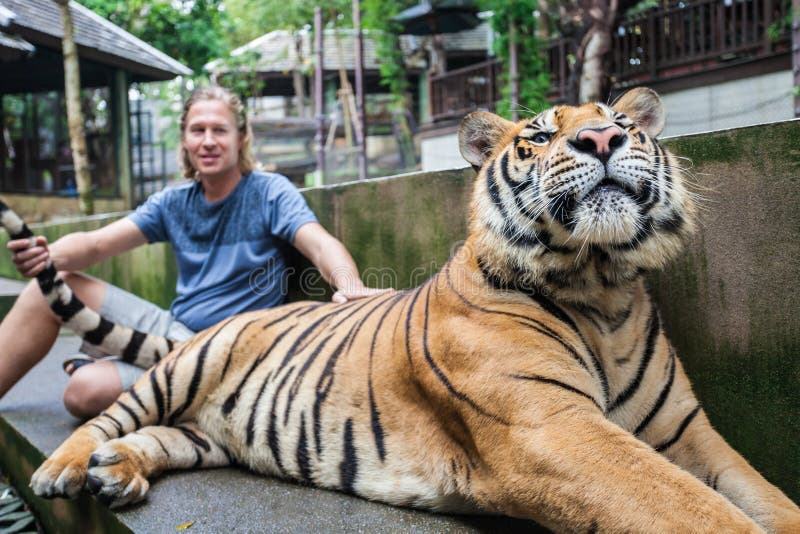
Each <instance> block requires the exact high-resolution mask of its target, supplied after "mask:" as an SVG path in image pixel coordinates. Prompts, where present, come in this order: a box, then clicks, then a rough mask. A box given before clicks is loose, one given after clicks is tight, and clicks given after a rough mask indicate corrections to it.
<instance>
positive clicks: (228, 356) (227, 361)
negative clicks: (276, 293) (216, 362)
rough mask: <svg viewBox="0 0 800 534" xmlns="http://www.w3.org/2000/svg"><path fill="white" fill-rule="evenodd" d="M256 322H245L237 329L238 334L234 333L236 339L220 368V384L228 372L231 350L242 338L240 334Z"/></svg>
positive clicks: (254, 320)
mask: <svg viewBox="0 0 800 534" xmlns="http://www.w3.org/2000/svg"><path fill="white" fill-rule="evenodd" d="M257 320H258V319H253V320H252V321H247V323H246V324H244V325H243V326H240V327H239V332H237V333H236V337H235V338H234V339H233V343H231V348H230V349H229V350H228V355H227V356H226V357H225V365H223V366H222V373H221V374H220V375H219V381H220V382H222V379H223V378H225V374H226V373H227V372H228V366H229V365H230V363H231V356H232V355H233V349H235V348H236V344H237V343H238V342H239V338H240V337H242V334H243V333H244V331H245V330H246V329H247V327H248V326H250V325H251V324H253V323H254V322H256V321H257Z"/></svg>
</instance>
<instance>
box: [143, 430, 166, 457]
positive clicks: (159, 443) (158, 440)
mask: <svg viewBox="0 0 800 534" xmlns="http://www.w3.org/2000/svg"><path fill="white" fill-rule="evenodd" d="M144 435H146V436H148V437H151V438H153V439H154V440H155V441H156V443H158V446H159V447H161V450H162V451H164V454H166V455H167V458H170V454H169V451H168V450H167V448H166V447H165V446H164V443H163V442H162V441H161V440H160V439H158V436H157V435H156V434H154V433H150V432H148V433H147V434H144Z"/></svg>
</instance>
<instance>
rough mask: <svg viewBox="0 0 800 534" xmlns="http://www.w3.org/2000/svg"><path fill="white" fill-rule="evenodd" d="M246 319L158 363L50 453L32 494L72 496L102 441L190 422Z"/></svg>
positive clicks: (200, 337) (217, 329) (229, 323)
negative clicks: (149, 429)
mask: <svg viewBox="0 0 800 534" xmlns="http://www.w3.org/2000/svg"><path fill="white" fill-rule="evenodd" d="M252 322H253V318H252V316H248V314H245V315H241V316H237V317H235V318H233V319H231V320H229V321H227V322H225V323H222V324H220V325H219V326H216V327H214V328H212V329H209V330H206V331H205V332H203V333H201V334H198V335H197V336H195V337H194V338H192V339H191V340H190V341H188V342H187V343H185V344H184V345H182V346H181V348H180V349H179V350H178V351H174V352H172V353H171V354H170V355H169V356H167V357H166V358H164V359H163V360H161V361H160V362H158V363H157V364H156V365H155V366H153V367H152V368H151V369H150V371H148V372H147V373H145V374H144V375H142V376H141V377H140V378H139V380H137V381H136V383H135V384H134V385H133V386H131V388H130V389H129V390H128V391H126V392H123V393H122V394H121V395H120V397H119V398H118V399H117V400H116V401H115V402H114V404H112V405H111V406H110V407H109V408H108V409H107V410H106V411H105V412H103V413H102V414H100V415H99V416H97V417H95V418H94V419H91V420H90V421H88V422H86V423H85V424H84V425H83V426H81V427H80V428H78V429H77V430H76V431H75V432H74V433H73V434H72V435H71V436H70V437H69V438H68V439H67V440H66V441H65V442H64V443H63V444H61V446H60V447H58V449H56V450H55V452H53V454H52V455H50V458H48V459H47V460H46V461H45V462H44V463H43V464H42V465H41V466H40V467H39V469H37V470H36V472H35V473H34V474H33V477H32V478H31V488H33V490H34V493H36V494H37V495H39V496H40V497H58V496H66V497H74V496H76V495H77V494H78V492H79V491H80V490H81V489H82V488H83V487H84V485H85V484H86V481H87V477H86V475H87V470H88V468H89V458H90V457H91V456H92V453H93V452H94V451H95V450H97V449H98V448H100V447H101V446H102V445H103V444H104V443H107V442H110V441H112V440H115V439H116V438H121V437H122V436H125V435H126V434H130V433H132V432H135V431H137V430H139V429H141V428H143V427H149V426H157V425H162V424H165V425H170V426H173V425H177V424H180V423H184V422H190V421H192V420H193V419H194V416H195V414H196V412H197V410H198V409H199V407H200V406H201V405H202V404H203V402H204V401H205V399H206V398H207V397H208V395H209V394H210V393H211V392H212V391H213V390H214V389H215V388H216V387H217V386H218V385H219V384H220V381H221V378H222V377H223V375H224V372H223V371H224V369H225V366H226V364H228V363H229V360H228V357H230V355H231V353H232V351H233V349H232V346H233V344H235V341H236V340H237V339H239V338H238V337H237V334H238V333H239V332H240V331H241V330H242V328H241V327H242V325H243V324H244V323H248V324H249V323H252ZM257 328H258V327H257ZM214 458H216V456H214ZM174 467H183V466H182V465H177V464H176V465H175V466H174Z"/></svg>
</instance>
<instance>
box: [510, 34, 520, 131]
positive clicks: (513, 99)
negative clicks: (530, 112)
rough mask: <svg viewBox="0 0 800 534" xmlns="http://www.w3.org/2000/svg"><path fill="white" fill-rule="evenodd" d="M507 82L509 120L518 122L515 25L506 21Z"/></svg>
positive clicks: (517, 66)
mask: <svg viewBox="0 0 800 534" xmlns="http://www.w3.org/2000/svg"><path fill="white" fill-rule="evenodd" d="M508 81H509V83H510V84H511V88H510V89H511V95H510V98H509V103H508V104H509V106H508V107H509V108H510V109H511V120H512V121H514V122H517V121H518V120H519V58H518V57H517V23H516V22H514V19H513V18H512V19H510V20H509V21H508Z"/></svg>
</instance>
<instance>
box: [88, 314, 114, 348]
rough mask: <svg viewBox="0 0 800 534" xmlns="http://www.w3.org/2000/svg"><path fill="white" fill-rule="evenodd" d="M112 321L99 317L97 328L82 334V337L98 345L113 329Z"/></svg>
mask: <svg viewBox="0 0 800 534" xmlns="http://www.w3.org/2000/svg"><path fill="white" fill-rule="evenodd" d="M114 326H115V325H114V323H112V322H111V321H108V320H106V319H104V318H103V317H100V324H99V325H97V328H95V329H94V330H90V331H88V332H86V333H85V334H83V339H84V340H85V341H88V342H89V343H91V344H92V345H100V344H101V343H102V342H103V340H104V339H105V338H106V336H107V335H108V334H109V333H110V332H111V331H112V330H114Z"/></svg>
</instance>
